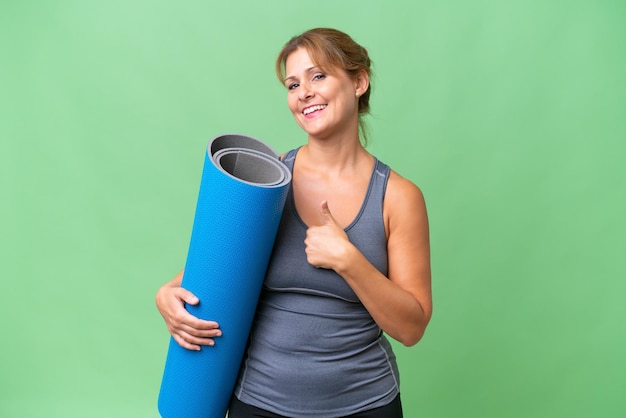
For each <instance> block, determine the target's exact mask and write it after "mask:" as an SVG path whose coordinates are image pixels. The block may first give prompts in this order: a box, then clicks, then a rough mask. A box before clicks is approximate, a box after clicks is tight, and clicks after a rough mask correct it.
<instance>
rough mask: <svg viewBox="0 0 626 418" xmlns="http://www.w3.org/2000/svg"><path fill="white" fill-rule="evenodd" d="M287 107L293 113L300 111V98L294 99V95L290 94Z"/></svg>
mask: <svg viewBox="0 0 626 418" xmlns="http://www.w3.org/2000/svg"><path fill="white" fill-rule="evenodd" d="M287 107H289V110H290V111H291V113H294V115H295V113H296V112H297V111H298V98H297V97H294V95H292V94H288V95H287Z"/></svg>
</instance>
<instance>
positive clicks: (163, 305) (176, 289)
mask: <svg viewBox="0 0 626 418" xmlns="http://www.w3.org/2000/svg"><path fill="white" fill-rule="evenodd" d="M182 277H183V272H182V271H181V272H180V273H178V275H177V276H176V277H175V278H174V279H173V280H172V281H170V282H168V283H166V284H164V285H163V286H161V287H160V288H159V290H158V291H157V294H156V305H157V309H158V310H159V312H160V313H161V316H163V319H164V320H165V324H166V325H167V329H168V331H169V333H170V334H172V337H174V340H176V342H177V343H178V344H179V345H180V346H181V347H183V348H186V349H188V350H195V351H200V349H201V346H203V345H208V346H212V345H214V344H215V341H214V338H215V337H219V336H221V335H222V331H221V330H220V329H219V324H218V323H217V322H214V321H205V320H202V319H199V318H197V317H195V316H193V315H191V314H190V313H189V312H188V311H187V309H185V304H189V305H197V304H198V303H199V302H200V301H199V300H198V298H197V297H196V296H195V295H194V294H193V293H191V292H190V291H188V290H186V289H184V288H183V287H181V283H182Z"/></svg>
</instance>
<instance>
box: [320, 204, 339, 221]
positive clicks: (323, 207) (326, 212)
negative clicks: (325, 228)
mask: <svg viewBox="0 0 626 418" xmlns="http://www.w3.org/2000/svg"><path fill="white" fill-rule="evenodd" d="M320 213H321V214H322V219H323V220H324V222H325V223H326V224H335V223H336V222H335V218H334V217H333V214H332V213H330V208H329V207H328V201H327V200H324V201H323V202H322V203H321V204H320Z"/></svg>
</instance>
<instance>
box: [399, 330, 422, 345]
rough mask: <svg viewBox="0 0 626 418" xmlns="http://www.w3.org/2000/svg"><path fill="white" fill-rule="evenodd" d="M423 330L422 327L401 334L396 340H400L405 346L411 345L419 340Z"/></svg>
mask: <svg viewBox="0 0 626 418" xmlns="http://www.w3.org/2000/svg"><path fill="white" fill-rule="evenodd" d="M424 331H425V329H424V328H422V329H421V330H417V331H413V332H407V333H406V334H404V335H401V336H400V337H399V338H398V342H400V343H401V344H402V345H403V346H405V347H413V346H414V345H416V344H417V343H418V342H420V340H421V339H422V337H423V336H424Z"/></svg>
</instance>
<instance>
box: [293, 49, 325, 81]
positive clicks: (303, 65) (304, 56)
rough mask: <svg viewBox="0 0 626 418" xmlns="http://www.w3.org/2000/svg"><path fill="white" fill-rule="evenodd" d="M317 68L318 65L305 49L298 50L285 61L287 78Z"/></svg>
mask: <svg viewBox="0 0 626 418" xmlns="http://www.w3.org/2000/svg"><path fill="white" fill-rule="evenodd" d="M316 66H317V64H316V63H314V62H313V58H312V57H311V54H309V51H308V50H306V49H305V48H298V49H296V50H295V51H293V52H292V53H291V54H289V55H288V56H287V59H286V60H285V73H286V76H287V77H289V76H290V75H291V73H293V72H299V71H303V70H307V69H309V68H311V67H316Z"/></svg>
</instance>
